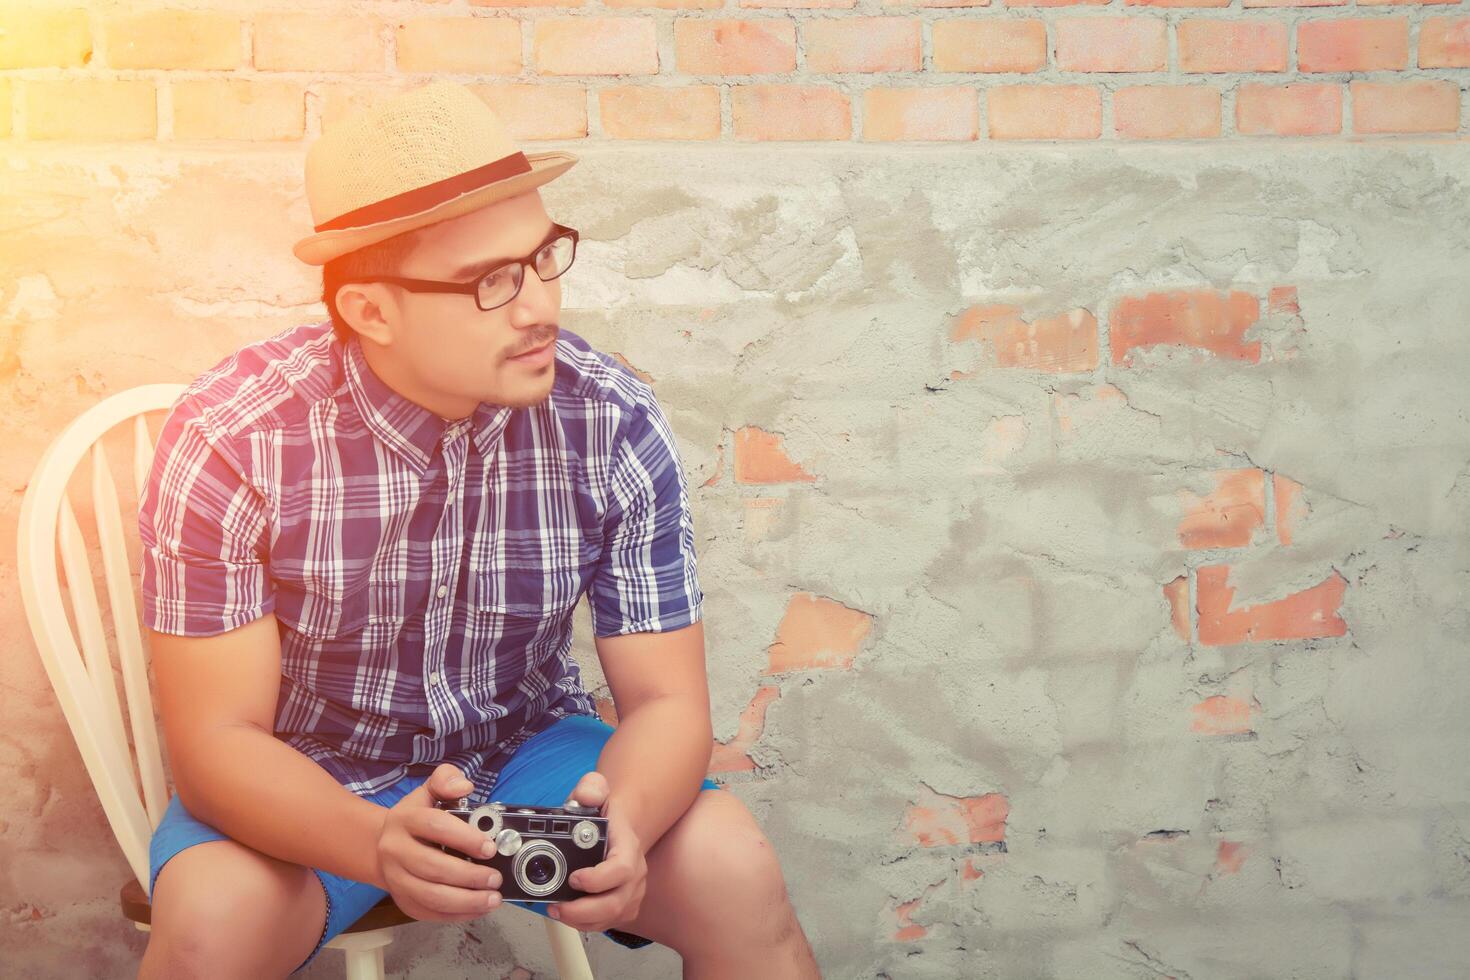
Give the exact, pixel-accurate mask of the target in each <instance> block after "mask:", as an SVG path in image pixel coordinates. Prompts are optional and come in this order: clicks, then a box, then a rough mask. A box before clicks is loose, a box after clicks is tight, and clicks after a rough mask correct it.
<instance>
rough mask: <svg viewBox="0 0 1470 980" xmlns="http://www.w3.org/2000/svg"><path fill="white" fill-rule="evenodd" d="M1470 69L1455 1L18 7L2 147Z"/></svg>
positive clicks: (905, 135)
mask: <svg viewBox="0 0 1470 980" xmlns="http://www.w3.org/2000/svg"><path fill="white" fill-rule="evenodd" d="M1466 69H1470V13H1467V12H1466V8H1465V3H1464V2H1463V0H1460V2H1452V3H1445V2H1436V0H1425V2H1421V3H1397V2H1370V0H1359V2H1355V3H1349V2H1348V0H1159V2H1153V3H1150V2H1135V0H1110V2H1106V3H1091V2H1086V0H1079V2H1065V0H1062V2H1058V0H1030V2H1024V0H1017V2H1009V3H1000V2H995V3H992V2H990V0H980V2H976V0H968V2H966V0H929V2H915V3H907V2H898V0H836V2H832V0H606V2H596V0H593V2H578V0H553V2H544V3H543V2H537V0H506V2H501V3H497V2H483V0H473V2H469V3H466V2H464V0H457V2H453V3H429V2H425V3H402V4H386V3H379V4H366V5H363V6H362V8H361V9H360V10H348V9H346V7H345V5H344V4H332V3H323V2H318V3H315V4H312V5H308V7H307V8H306V9H305V10H303V9H301V8H300V7H298V8H292V9H269V8H268V7H267V8H265V9H262V7H261V6H257V5H234V6H230V5H227V4H223V3H214V4H200V5H194V6H191V8H190V9H172V8H169V7H165V6H153V5H143V4H131V5H113V4H97V5H95V6H93V7H86V6H66V5H64V4H39V3H21V4H7V5H6V6H5V7H4V8H3V10H0V72H3V75H0V134H5V135H8V137H9V138H11V139H28V140H55V139H68V140H89V141H102V140H152V139H157V140H171V141H186V140H271V141H276V140H300V139H303V138H305V137H308V136H311V135H313V134H315V133H318V132H320V131H321V130H322V129H323V128H324V127H327V126H330V125H331V122H332V120H333V119H335V118H338V117H339V116H340V115H341V113H342V112H344V111H346V110H347V109H349V108H350V107H351V106H352V105H354V104H355V103H357V102H358V101H359V100H360V99H362V98H364V97H370V94H371V93H372V92H375V91H382V90H383V88H384V87H385V86H398V85H405V84H412V83H414V82H415V80H423V79H425V78H428V77H430V76H437V75H451V76H454V77H457V78H461V79H463V80H465V81H468V82H472V83H473V84H475V85H476V86H477V87H478V89H479V90H480V91H481V93H482V94H483V95H484V97H485V98H486V100H487V101H489V102H490V103H491V104H492V105H494V106H495V107H496V108H498V109H500V110H501V111H502V112H503V113H504V114H505V115H506V116H507V118H508V119H509V120H510V122H511V124H512V126H513V128H514V130H515V132H516V133H517V135H518V137H519V138H521V139H523V140H577V139H582V138H588V139H598V138H606V139H615V140H625V139H632V140H864V141H965V140H976V139H1000V140H1018V139H1019V140H1058V139H1068V140H1071V139H1126V140H1138V139H1143V140H1175V139H1208V138H1224V137H1230V136H1276V137H1280V136H1291V137H1334V136H1338V137H1340V136H1344V135H1349V134H1351V135H1375V136H1376V135H1384V134H1388V135H1407V134H1413V135H1439V136H1442V137H1453V136H1455V135H1459V134H1463V133H1464V132H1465V131H1466V126H1467V118H1470V117H1467V115H1466V113H1467V109H1466V102H1465V99H1464V89H1465V86H1466V84H1467V82H1466V80H1467V78H1470V72H1467V70H1466ZM7 109H8V111H7Z"/></svg>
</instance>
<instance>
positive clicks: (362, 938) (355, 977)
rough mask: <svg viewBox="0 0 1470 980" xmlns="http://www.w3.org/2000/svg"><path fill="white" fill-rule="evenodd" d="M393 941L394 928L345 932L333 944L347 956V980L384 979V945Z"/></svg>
mask: <svg viewBox="0 0 1470 980" xmlns="http://www.w3.org/2000/svg"><path fill="white" fill-rule="evenodd" d="M392 941H393V930H392V929H374V930H373V931H372V932H354V933H344V934H343V935H340V936H337V937H336V938H335V939H333V940H332V946H333V948H335V949H340V950H342V952H343V953H344V954H345V955H346V957H347V980H383V978H384V973H383V947H385V946H387V945H388V944H389V943H391V942H392Z"/></svg>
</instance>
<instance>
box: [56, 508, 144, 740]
mask: <svg viewBox="0 0 1470 980" xmlns="http://www.w3.org/2000/svg"><path fill="white" fill-rule="evenodd" d="M60 518H61V524H60V527H59V528H58V529H57V537H58V539H59V541H58V543H59V544H60V546H61V566H62V568H63V569H65V570H66V586H67V591H68V592H70V593H71V611H72V615H73V616H74V617H75V618H76V626H77V639H78V640H80V641H81V647H82V657H83V662H84V663H85V664H86V665H87V677H88V679H89V680H90V681H91V682H92V689H93V691H94V692H95V693H96V695H97V704H98V706H99V707H101V709H102V715H103V717H102V725H103V727H104V728H105V730H106V734H107V735H108V736H109V738H110V740H111V741H113V742H114V743H116V744H120V745H123V746H126V745H127V744H128V743H127V736H125V735H124V734H123V722H122V708H121V707H120V705H119V704H118V700H117V679H116V678H115V677H113V676H112V656H111V654H110V653H109V652H108V649H107V633H106V631H105V630H104V629H103V626H102V609H101V607H100V606H99V605H98V604H97V590H96V588H94V587H93V585H92V563H91V562H90V561H88V559H87V545H86V542H85V541H83V540H82V529H81V527H80V526H79V525H78V524H77V517H76V513H75V512H74V511H73V510H72V507H71V500H70V498H69V496H66V495H63V496H62V498H61V514H60ZM129 768H132V767H131V766H129Z"/></svg>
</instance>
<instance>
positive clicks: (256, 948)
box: [144, 841, 326, 977]
mask: <svg viewBox="0 0 1470 980" xmlns="http://www.w3.org/2000/svg"><path fill="white" fill-rule="evenodd" d="M152 909H153V911H152V919H153V923H152V935H151V936H150V938H149V941H148V954H147V957H146V959H147V960H148V961H149V968H148V969H146V970H145V971H144V972H145V974H149V975H158V974H160V973H161V975H167V976H211V977H223V976H231V975H237V974H238V975H251V974H253V975H257V976H259V975H264V974H276V975H284V974H286V973H289V972H290V971H291V970H293V969H295V968H296V967H297V966H298V965H300V963H301V961H302V960H304V959H305V958H306V957H307V955H308V954H310V952H311V951H312V949H314V948H315V947H316V942H317V940H318V939H319V938H320V936H321V931H322V925H323V922H324V920H325V918H326V896H325V895H324V894H323V892H322V888H321V884H320V882H319V881H318V880H317V877H316V875H315V873H313V872H312V871H311V870H310V869H308V868H304V867H301V866H300V865H293V864H288V863H286V862H283V861H277V860H275V859H274V858H269V857H266V856H265V855H263V854H260V853H259V852H257V851H253V850H251V849H249V848H247V847H244V846H242V845H240V844H237V843H235V842H233V841H211V842H209V843H206V844H199V845H196V846H194V847H191V848H189V849H187V850H185V851H182V852H180V853H179V854H177V855H175V856H174V857H173V858H172V859H171V860H170V861H169V862H168V863H167V864H166V865H164V867H163V870H162V871H160V872H159V874H158V879H157V881H156V882H155V883H154V889H153V901H152Z"/></svg>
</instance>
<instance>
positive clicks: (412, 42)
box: [395, 17, 521, 75]
mask: <svg viewBox="0 0 1470 980" xmlns="http://www.w3.org/2000/svg"><path fill="white" fill-rule="evenodd" d="M395 46H396V48H397V61H396V63H397V65H398V70H399V71H402V72H465V73H471V72H472V73H476V74H490V75H514V74H516V73H517V72H519V71H520V70H521V23H520V21H518V20H513V19H511V18H509V17H420V18H418V19H416V20H410V21H407V22H406V23H403V24H399V25H398V31H397V43H396V45H395Z"/></svg>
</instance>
